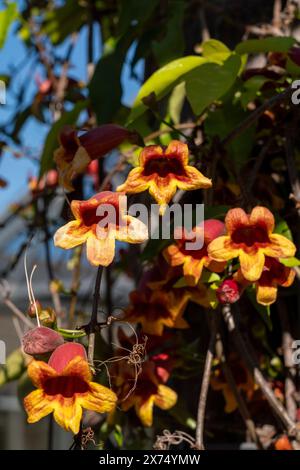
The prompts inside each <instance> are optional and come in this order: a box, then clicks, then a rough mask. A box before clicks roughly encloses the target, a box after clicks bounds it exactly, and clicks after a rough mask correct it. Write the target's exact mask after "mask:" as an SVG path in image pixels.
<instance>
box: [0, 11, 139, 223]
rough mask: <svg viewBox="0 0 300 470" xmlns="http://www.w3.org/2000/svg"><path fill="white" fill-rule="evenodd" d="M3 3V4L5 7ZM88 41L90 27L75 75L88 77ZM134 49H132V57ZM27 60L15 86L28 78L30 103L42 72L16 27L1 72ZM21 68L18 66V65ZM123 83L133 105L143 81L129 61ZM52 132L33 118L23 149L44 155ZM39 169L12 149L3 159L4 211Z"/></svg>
mask: <svg viewBox="0 0 300 470" xmlns="http://www.w3.org/2000/svg"><path fill="white" fill-rule="evenodd" d="M1 3H2V2H0V6H1ZM86 41H87V30H86V28H83V29H82V31H81V32H80V34H79V37H78V40H77V43H76V45H75V47H74V50H73V53H72V57H71V62H72V64H73V67H72V69H71V71H70V73H71V75H72V77H75V78H78V79H81V80H86V54H85V51H86ZM66 47H67V44H62V46H60V47H59V49H58V51H59V53H61V54H62V55H63V53H64V50H66ZM94 49H95V57H96V58H97V59H98V58H99V57H100V55H101V50H100V45H99V36H98V34H95V47H94ZM132 53H133V50H130V51H129V54H128V55H129V57H130V55H131V54H132ZM24 60H25V61H26V60H27V64H26V66H25V68H24V70H23V71H22V75H21V74H20V73H18V72H17V77H16V78H15V82H16V83H15V89H17V88H18V84H20V83H22V82H23V81H24V80H26V81H27V82H28V87H27V91H26V97H25V101H24V106H25V105H26V102H28V103H29V102H30V98H31V97H32V95H33V94H34V93H35V91H36V78H35V77H36V75H37V74H39V69H38V68H37V69H34V70H32V61H31V60H30V57H27V58H26V48H25V47H24V46H23V44H22V41H21V40H20V39H19V38H18V36H17V35H16V32H15V28H14V27H13V28H12V29H11V31H10V33H9V37H8V39H7V42H6V44H5V46H4V47H3V49H1V50H0V75H1V74H5V73H7V72H9V71H10V70H11V67H12V66H17V64H20V63H21V62H22V61H24ZM17 70H18V68H17ZM142 71H143V63H141V62H140V63H138V64H137V66H136V73H137V74H138V76H141V75H142ZM122 85H123V92H124V95H123V102H124V103H125V104H131V103H132V102H133V100H134V97H135V95H136V93H137V91H138V88H139V83H138V82H137V81H136V80H134V79H132V78H131V77H130V69H129V66H128V64H125V66H124V69H123V73H122ZM14 106H15V103H14V98H13V96H11V95H9V94H8V95H7V97H6V105H0V127H1V123H3V122H7V121H8V119H9V116H10V115H11V113H12V111H13V110H14ZM47 132H48V126H46V125H44V124H42V123H40V122H38V121H37V120H36V119H34V118H31V119H30V120H28V121H27V123H26V125H25V126H24V127H23V130H22V133H21V139H22V146H23V148H29V149H30V150H31V151H32V153H33V154H34V155H37V156H38V155H40V153H41V150H42V148H43V142H44V140H45V137H46V135H47ZM37 171H38V165H37V164H36V163H34V162H32V161H31V160H30V159H29V158H24V157H21V158H15V157H14V156H13V155H12V153H11V152H5V154H4V156H3V157H2V159H1V160H0V177H4V178H5V179H6V180H7V181H8V183H9V184H8V187H7V188H5V189H0V191H1V192H0V201H1V206H0V214H1V213H3V212H5V210H6V207H7V205H8V204H10V203H12V202H19V201H20V199H21V198H22V196H24V195H25V194H26V192H27V179H28V176H29V175H34V174H36V173H37Z"/></svg>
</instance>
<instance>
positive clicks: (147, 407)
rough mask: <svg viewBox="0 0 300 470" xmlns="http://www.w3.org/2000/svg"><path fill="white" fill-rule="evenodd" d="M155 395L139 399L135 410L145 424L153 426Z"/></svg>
mask: <svg viewBox="0 0 300 470" xmlns="http://www.w3.org/2000/svg"><path fill="white" fill-rule="evenodd" d="M153 405H154V395H151V396H150V397H149V398H148V399H147V400H146V401H144V402H142V403H141V401H140V400H138V401H137V402H136V403H135V412H136V414H137V415H138V417H139V418H140V420H141V422H142V424H143V425H144V426H147V427H149V426H152V422H153Z"/></svg>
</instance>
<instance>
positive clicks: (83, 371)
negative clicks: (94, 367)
mask: <svg viewBox="0 0 300 470" xmlns="http://www.w3.org/2000/svg"><path fill="white" fill-rule="evenodd" d="M61 375H62V376H76V377H80V379H82V380H84V381H85V382H89V381H90V380H91V378H92V373H91V369H90V366H89V363H88V362H87V360H86V359H83V358H82V357H80V356H76V357H74V359H72V360H71V361H70V362H69V364H68V365H67V366H66V367H65V368H64V369H63V370H62V372H61Z"/></svg>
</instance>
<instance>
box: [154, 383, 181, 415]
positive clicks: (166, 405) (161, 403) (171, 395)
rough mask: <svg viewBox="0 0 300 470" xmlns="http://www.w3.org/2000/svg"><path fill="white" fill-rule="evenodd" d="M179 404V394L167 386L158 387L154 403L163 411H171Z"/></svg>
mask: <svg viewBox="0 0 300 470" xmlns="http://www.w3.org/2000/svg"><path fill="white" fill-rule="evenodd" d="M176 402H177V393H176V392H174V390H172V389H171V388H170V387H167V386H166V385H162V384H161V385H159V386H158V393H157V395H155V399H154V403H155V405H156V406H158V407H159V408H161V409H162V410H169V409H170V408H172V407H173V406H174V405H175V404H176Z"/></svg>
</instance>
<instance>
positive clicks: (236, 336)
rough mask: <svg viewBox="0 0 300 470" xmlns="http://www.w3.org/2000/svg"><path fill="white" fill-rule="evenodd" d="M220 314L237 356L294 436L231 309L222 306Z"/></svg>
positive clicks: (291, 425)
mask: <svg viewBox="0 0 300 470" xmlns="http://www.w3.org/2000/svg"><path fill="white" fill-rule="evenodd" d="M222 314H223V318H224V320H225V323H226V325H227V328H228V331H229V333H230V334H231V336H232V339H233V341H234V343H235V346H236V348H237V350H238V352H239V354H240V355H241V356H242V357H243V358H244V360H245V363H246V366H247V367H248V369H249V370H250V371H251V373H252V374H253V377H254V380H255V382H256V383H257V384H258V385H259V387H260V389H261V391H262V393H263V394H264V396H265V397H266V399H267V401H268V403H269V405H270V407H271V408H272V410H273V411H274V412H275V413H276V415H277V416H278V417H279V418H280V420H281V421H282V423H283V424H284V426H285V428H286V430H287V432H288V434H290V435H295V434H296V425H295V422H294V421H293V420H292V419H291V418H290V416H289V415H288V413H287V411H286V409H285V408H284V406H283V405H282V404H281V403H280V402H279V401H278V400H277V399H276V397H275V395H274V393H273V390H272V389H271V387H270V385H269V384H268V382H267V381H266V379H265V378H264V376H263V374H262V373H261V371H260V369H259V368H258V365H257V363H256V360H255V358H254V357H253V356H252V354H251V352H250V351H249V350H248V348H247V346H246V344H245V342H244V340H243V337H242V335H241V332H240V330H239V329H238V327H237V325H236V323H235V320H234V317H233V315H232V312H231V307H230V305H229V304H226V305H224V307H223V309H222Z"/></svg>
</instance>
